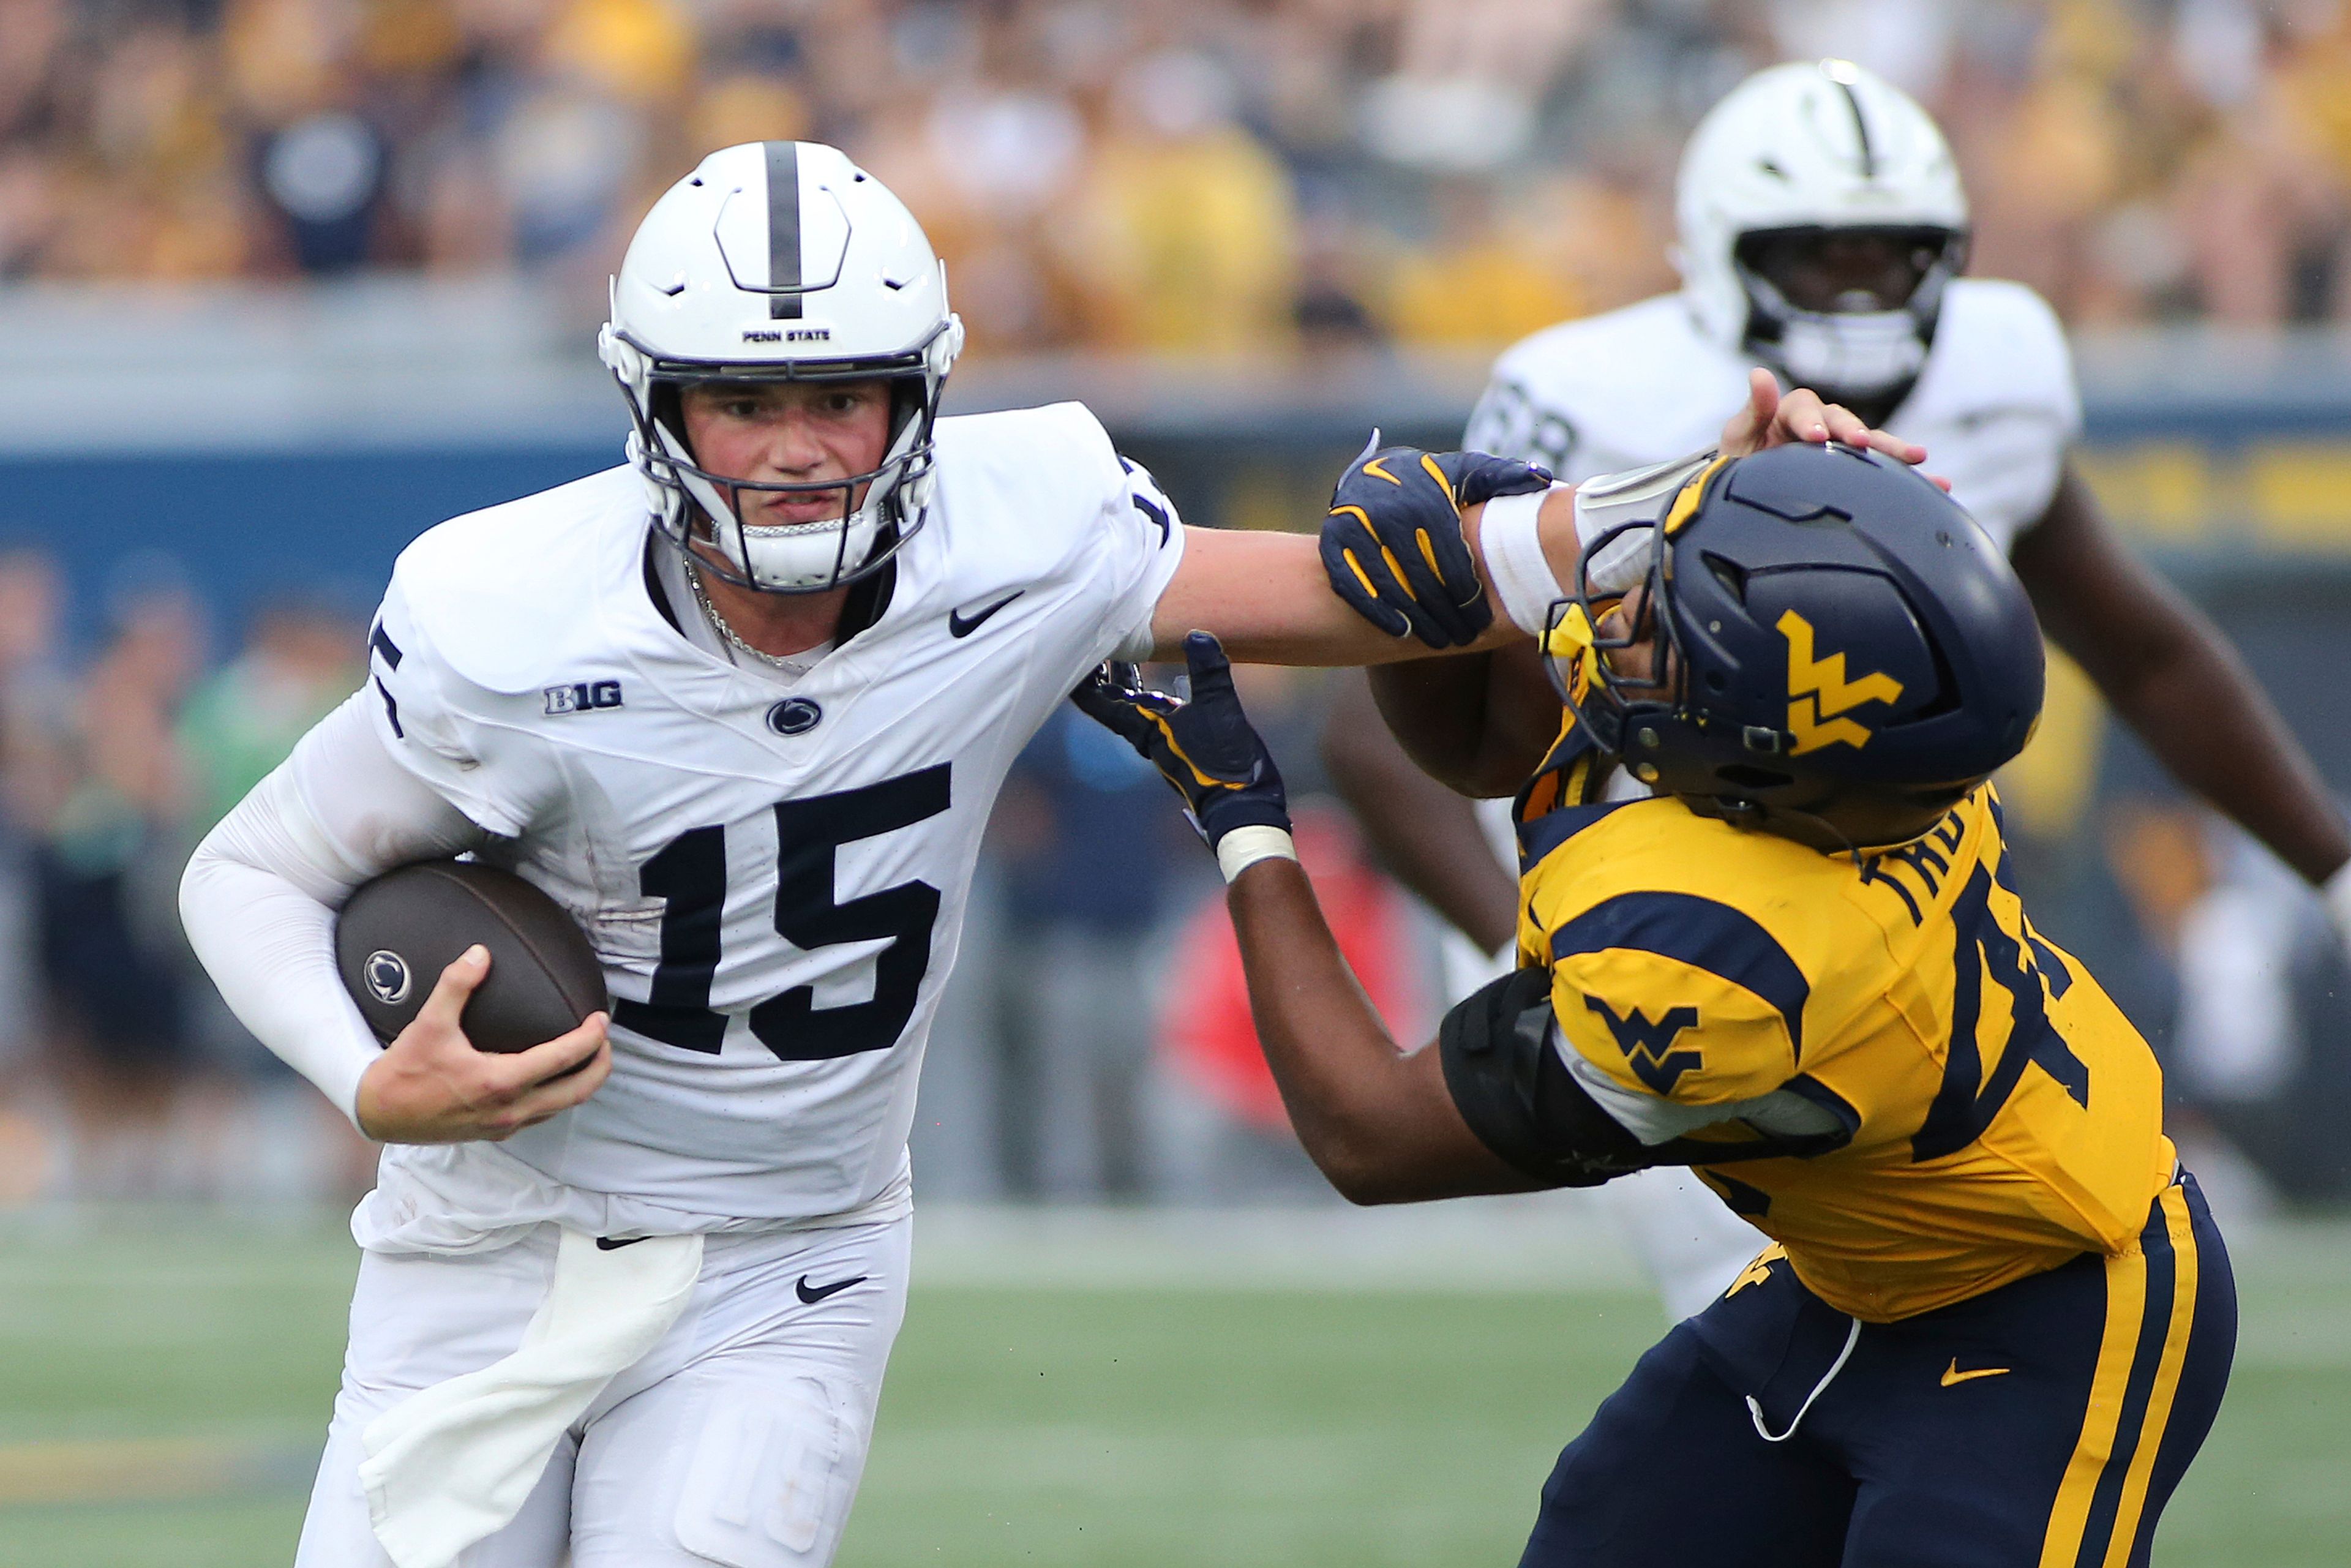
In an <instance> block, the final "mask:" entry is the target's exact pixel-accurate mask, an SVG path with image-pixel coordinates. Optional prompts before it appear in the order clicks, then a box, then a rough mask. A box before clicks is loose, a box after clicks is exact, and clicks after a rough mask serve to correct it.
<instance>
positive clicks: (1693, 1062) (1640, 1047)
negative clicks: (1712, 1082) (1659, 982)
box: [1583, 997, 1706, 1094]
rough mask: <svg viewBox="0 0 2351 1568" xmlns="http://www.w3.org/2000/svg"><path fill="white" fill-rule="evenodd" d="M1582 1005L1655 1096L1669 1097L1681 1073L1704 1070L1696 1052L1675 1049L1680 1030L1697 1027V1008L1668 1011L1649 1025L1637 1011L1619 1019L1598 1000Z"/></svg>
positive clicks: (1644, 1015)
mask: <svg viewBox="0 0 2351 1568" xmlns="http://www.w3.org/2000/svg"><path fill="white" fill-rule="evenodd" d="M1583 1003H1584V1006H1586V1007H1588V1008H1590V1009H1592V1010H1593V1012H1596V1013H1598V1014H1599V1015H1600V1017H1601V1019H1602V1020H1603V1021H1604V1022H1605V1023H1606V1024H1607V1025H1608V1032H1609V1033H1610V1034H1613V1035H1614V1036H1615V1037H1616V1049H1617V1050H1619V1051H1623V1052H1624V1053H1625V1062H1626V1064H1627V1065H1629V1066H1630V1067H1631V1068H1632V1069H1633V1071H1634V1072H1635V1073H1636V1074H1638V1075H1639V1077H1640V1080H1641V1082H1644V1083H1646V1084H1647V1085H1648V1086H1649V1087H1650V1088H1652V1089H1654V1090H1656V1092H1658V1093H1660V1094H1670V1093H1672V1092H1674V1083H1675V1082H1676V1081H1677V1080H1678V1079H1679V1078H1680V1077H1681V1075H1682V1074H1683V1073H1685V1072H1687V1071H1691V1070H1693V1069H1701V1070H1702V1069H1703V1068H1704V1067H1705V1066H1706V1058H1705V1057H1704V1056H1703V1055H1702V1054H1700V1053H1699V1052H1698V1051H1696V1050H1686V1051H1676V1050H1675V1049H1674V1041H1675V1040H1677V1039H1678V1038H1679V1037H1680V1035H1681V1032H1682V1030H1686V1029H1696V1028H1697V1027H1698V1009H1696V1008H1667V1009H1666V1011H1665V1015H1664V1016H1663V1017H1661V1018H1659V1019H1656V1021H1654V1022H1652V1021H1651V1020H1650V1019H1649V1018H1648V1016H1647V1015H1646V1014H1645V1013H1643V1012H1642V1011H1641V1009H1639V1008H1637V1007H1635V1008H1628V1009H1625V1015H1624V1016H1623V1017H1622V1018H1619V1017H1618V1016H1617V1015H1616V1009H1614V1008H1612V1007H1610V1006H1609V1005H1608V1004H1607V1003H1606V1002H1604V1001H1602V1000H1601V999H1600V998H1598V997H1586V998H1583Z"/></svg>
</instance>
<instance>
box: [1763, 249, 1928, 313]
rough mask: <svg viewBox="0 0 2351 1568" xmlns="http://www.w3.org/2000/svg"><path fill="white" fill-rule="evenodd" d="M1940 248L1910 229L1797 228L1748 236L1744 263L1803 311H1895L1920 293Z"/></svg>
mask: <svg viewBox="0 0 2351 1568" xmlns="http://www.w3.org/2000/svg"><path fill="white" fill-rule="evenodd" d="M1940 251H1941V246H1940V243H1939V239H1938V237H1937V236H1933V235H1924V234H1921V233H1920V232H1919V231H1917V230H1911V229H1880V228H1853V229H1797V230H1790V231H1787V232H1785V233H1779V234H1760V235H1752V236H1750V238H1749V239H1748V240H1747V241H1746V242H1745V243H1744V244H1742V245H1741V246H1740V260H1742V261H1744V262H1745V263H1746V264H1747V265H1748V266H1749V267H1752V268H1754V269H1755V271H1757V272H1759V273H1761V275H1762V276H1763V277H1766V278H1768V279H1769V280H1770V281H1771V286H1772V287H1774V288H1777V289H1778V290H1779V291H1780V292H1781V293H1782V295H1784V296H1785V297H1786V298H1787V300H1788V303H1789V304H1791V305H1792V306H1794V307H1795V308H1797V309H1799V310H1815V311H1821V312H1823V313H1827V312H1842V311H1869V310H1892V309H1895V308H1897V307H1899V306H1901V305H1902V304H1904V303H1905V302H1906V301H1907V300H1908V299H1909V298H1910V296H1911V295H1912V294H1914V293H1916V292H1917V287H1918V284H1919V280H1920V279H1922V278H1924V277H1926V276H1927V269H1928V267H1932V266H1933V265H1934V264H1935V258H1936V256H1938V255H1939V254H1940Z"/></svg>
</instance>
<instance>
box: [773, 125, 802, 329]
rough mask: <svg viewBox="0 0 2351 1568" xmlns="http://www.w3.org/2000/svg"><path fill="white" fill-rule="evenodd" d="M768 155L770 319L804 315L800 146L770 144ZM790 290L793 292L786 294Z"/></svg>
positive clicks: (776, 319)
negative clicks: (801, 292) (801, 266)
mask: <svg viewBox="0 0 2351 1568" xmlns="http://www.w3.org/2000/svg"><path fill="white" fill-rule="evenodd" d="M767 151H768V319H769V320H770V321H782V320H798V319H799V314H800V297H799V287H800V144H799V142H797V141H770V142H768V143H767ZM786 290H789V291H790V292H785V291H786Z"/></svg>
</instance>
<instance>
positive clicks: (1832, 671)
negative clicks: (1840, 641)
mask: <svg viewBox="0 0 2351 1568" xmlns="http://www.w3.org/2000/svg"><path fill="white" fill-rule="evenodd" d="M1777 624H1778V626H1779V628H1780V633H1781V635H1782V636H1784V637H1785V638H1787V639H1788V733H1789V734H1790V735H1791V736H1793V737H1795V744H1794V745H1793V746H1791V747H1788V755H1789V756H1791V757H1802V755H1803V754H1804V753H1806V752H1807V751H1818V750H1819V749H1820V748H1821V747H1823V746H1836V745H1840V744H1842V745H1845V746H1850V747H1855V749H1856V750H1857V749H1859V748H1860V747H1864V746H1866V745H1868V744H1869V734H1870V732H1869V727H1868V726H1866V725H1864V724H1862V723H1861V722H1859V721H1858V720H1856V719H1850V718H1844V717H1840V715H1842V714H1844V713H1846V712H1848V711H1850V710H1851V709H1854V708H1856V707H1859V706H1861V705H1862V704H1864V703H1869V702H1878V703H1892V702H1896V701H1898V700H1899V699H1900V698H1901V695H1902V683H1901V682H1900V681H1897V680H1896V679H1895V678H1894V677H1893V676H1892V675H1888V674H1882V673H1879V674H1866V675H1864V676H1862V677H1861V678H1860V679H1858V680H1855V681H1848V680H1846V679H1845V678H1844V654H1843V653H1831V654H1830V655H1829V656H1828V657H1826V658H1824V659H1815V658H1813V623H1812V622H1809V621H1807V620H1805V619H1804V618H1803V617H1802V616H1801V615H1799V614H1797V613H1796V612H1794V611H1792V610H1789V611H1783V612H1782V613H1781V616H1780V619H1779V621H1778V622H1777Z"/></svg>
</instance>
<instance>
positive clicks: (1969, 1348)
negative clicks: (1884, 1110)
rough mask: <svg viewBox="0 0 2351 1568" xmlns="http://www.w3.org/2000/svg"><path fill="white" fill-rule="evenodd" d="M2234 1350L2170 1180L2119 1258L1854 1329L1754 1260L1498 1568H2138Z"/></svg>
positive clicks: (2232, 1313)
mask: <svg viewBox="0 0 2351 1568" xmlns="http://www.w3.org/2000/svg"><path fill="white" fill-rule="evenodd" d="M2236 1338H2237V1297H2236V1285H2235V1281H2233V1279H2232V1278H2231V1274H2230V1270H2229V1256H2228V1252H2227V1250H2226V1249H2225V1248H2224V1247H2223V1246H2222V1245H2221V1241H2220V1232H2219V1231H2218V1230H2217V1229H2215V1228H2214V1227H2213V1224H2212V1216H2211V1213H2210V1210H2209V1209H2207V1208H2206V1207H2205V1206H2204V1199H2203V1196H2202V1194H2200V1193H2199V1191H2198V1190H2197V1187H2196V1183H2195V1179H2194V1178H2193V1177H2183V1178H2182V1179H2181V1181H2180V1183H2179V1185H2177V1186H2172V1187H2170V1188H2168V1189H2167V1190H2166V1191H2165V1192H2164V1193H2163V1194H2162V1195H2161V1196H2160V1197H2158V1199H2157V1200H2156V1203H2155V1205H2154V1207H2153V1209H2152V1211H2151V1214H2150V1218H2149V1219H2148V1221H2147V1228H2146V1229H2145V1230H2144V1231H2143V1232H2141V1235H2140V1246H2139V1249H2138V1250H2137V1251H2135V1252H2133V1253H2131V1254H2129V1255H2128V1256H2126V1257H2122V1258H2101V1257H2097V1256H2095V1255H2085V1256H2084V1257H2082V1258H2079V1259H2077V1260H2074V1262H2071V1263H2068V1264H2066V1265H2064V1267H2062V1268H2058V1269H2054V1270H2050V1271H2049V1272H2047V1273H2043V1274H2036V1275H2033V1276H2032V1277H2031V1278H2029V1279H2024V1280H2020V1281H2016V1282H2015V1283H2013V1284H2011V1285H2005V1286H2002V1287H2001V1288H2000V1289H1999V1290H1996V1291H1988V1292H1986V1293H1985V1294H1983V1295H1981V1296H1979V1297H1976V1298H1975V1299H1973V1300H1971V1301H1961V1302H1959V1303H1958V1304H1956V1305H1953V1306H1949V1307H1944V1308H1941V1309H1939V1310H1938V1311H1935V1312H1925V1313H1921V1314H1920V1315H1918V1316H1917V1317H1914V1318H1908V1319H1905V1320H1904V1321H1902V1322H1896V1323H1885V1324H1879V1323H1865V1324H1862V1325H1860V1326H1859V1329H1858V1332H1857V1333H1855V1324H1854V1321H1853V1320H1852V1319H1850V1318H1848V1317H1845V1316H1844V1314H1842V1313H1840V1312H1835V1311H1834V1309H1832V1308H1830V1307H1829V1306H1827V1305H1826V1304H1825V1303H1824V1302H1823V1301H1821V1300H1820V1299H1819V1298H1818V1297H1816V1296H1814V1295H1813V1293H1812V1292H1811V1291H1807V1290H1805V1289H1804V1288H1803V1286H1802V1284H1800V1283H1799V1282H1798V1281H1797V1280H1796V1278H1795V1276H1794V1273H1793V1272H1792V1270H1790V1268H1789V1266H1788V1265H1787V1263H1786V1262H1785V1261H1777V1262H1772V1263H1771V1264H1770V1265H1769V1266H1768V1270H1763V1271H1761V1272H1760V1273H1759V1270H1750V1271H1749V1274H1748V1275H1747V1276H1742V1278H1741V1281H1740V1283H1739V1284H1738V1285H1735V1286H1734V1287H1733V1288H1732V1290H1731V1291H1729V1292H1728V1293H1726V1294H1725V1295H1724V1296H1723V1297H1722V1298H1721V1299H1720V1300H1719V1301H1716V1302H1715V1303H1714V1305H1713V1306H1711V1307H1708V1309H1707V1310H1706V1311H1705V1312H1701V1313H1699V1314H1698V1316H1697V1317H1695V1318H1692V1319H1690V1320H1689V1321H1687V1322H1684V1323H1681V1324H1679V1325H1677V1327H1676V1328H1675V1329H1674V1330H1673V1332H1672V1333H1668V1334H1667V1336H1666V1337H1665V1339H1663V1340H1662V1341H1660V1342H1659V1343H1657V1345H1656V1347H1655V1348H1654V1349H1652V1350H1651V1351H1650V1352H1649V1353H1648V1354H1646V1355H1645V1356H1643V1357H1642V1358H1641V1361H1640V1363H1639V1364H1638V1365H1636V1366H1635V1368H1634V1369H1633V1375H1631V1376H1630V1377H1629V1378H1627V1379H1626V1380H1625V1385H1624V1386H1623V1387H1621V1388H1619V1389H1618V1390H1617V1391H1616V1392H1615V1393H1614V1395H1612V1396H1609V1398H1608V1400H1607V1402H1606V1403H1605V1404H1604V1405H1602V1406H1601V1407H1600V1409H1599V1411H1598V1413H1597V1414H1596V1415H1594V1416H1593V1419H1592V1424H1591V1425H1590V1426H1589V1427H1586V1428H1585V1429H1584V1431H1583V1436H1581V1437H1578V1438H1576V1440H1575V1441H1574V1442H1573V1443H1572V1444H1570V1445H1569V1446H1568V1448H1567V1450H1566V1452H1564V1453H1562V1455H1561V1456H1560V1459H1559V1465H1558V1467H1557V1469H1554V1470H1553V1471H1552V1478H1551V1480H1550V1482H1549V1484H1547V1485H1546V1486H1545V1487H1544V1488H1543V1496H1542V1511H1541V1516H1540V1517H1539V1518H1538V1520H1537V1521H1536V1524H1535V1529H1534V1534H1533V1535H1532V1537H1531V1539H1530V1540H1529V1541H1528V1542H1527V1549H1526V1554H1525V1556H1524V1557H1523V1558H1522V1559H1521V1561H1520V1568H2143V1565H2144V1564H2145V1563H2147V1549H2148V1545H2149V1543H2150V1542H2151V1541H2152V1540H2153V1538H2154V1535H2155V1524H2156V1520H2157V1518H2158V1515H2159V1514H2160V1513H2161V1512H2162V1511H2163V1505H2164V1503H2165V1502H2166V1501H2167V1500H2168V1499H2169V1497H2170V1495H2171V1491H2172V1489H2173V1488H2174V1487H2175V1486H2177V1485H2178V1484H2179V1478H2180V1475H2181V1474H2182V1473H2183V1472H2184V1471H2185V1470H2186V1469H2187V1468H2188V1462H2189V1459H2191V1458H2194V1457H2195V1454H2196V1450H2197V1448H2198V1447H2199V1446H2200V1445H2201V1444H2202V1442H2203V1441H2204V1434H2205V1433H2206V1432H2207V1431H2209V1430H2210V1427H2211V1425H2212V1417H2213V1416H2214V1415H2215V1413H2217V1412H2218V1411H2219V1409H2220V1396H2221V1392H2222V1390H2223V1389H2224V1388H2225V1387H2226V1386H2227V1384H2228V1380H2229V1363H2230V1359H2231V1355H2232V1354H2234V1352H2235V1348H2236ZM1841 1356H1842V1364H1840V1357H1841ZM1833 1370H1834V1376H1831V1375H1830V1374H1831V1373H1832V1371H1833ZM1750 1396H1751V1400H1752V1408H1750ZM1808 1400H1809V1402H1810V1407H1809V1408H1806V1405H1807V1401H1808ZM1800 1417H1801V1418H1800ZM1791 1427H1793V1428H1794V1430H1793V1432H1792V1433H1790V1428H1791ZM1764 1432H1769V1433H1770V1434H1771V1436H1772V1437H1783V1435H1784V1437H1783V1440H1781V1441H1776V1442H1775V1441H1769V1440H1767V1439H1766V1438H1765V1437H1764V1436H1763V1433H1764Z"/></svg>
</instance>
